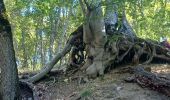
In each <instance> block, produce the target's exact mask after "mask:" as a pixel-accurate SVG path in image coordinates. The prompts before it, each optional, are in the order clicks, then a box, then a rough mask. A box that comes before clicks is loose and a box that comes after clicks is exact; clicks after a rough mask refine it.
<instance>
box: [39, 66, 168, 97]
mask: <svg viewBox="0 0 170 100" xmlns="http://www.w3.org/2000/svg"><path fill="white" fill-rule="evenodd" d="M147 66H149V67H151V68H152V72H154V73H156V74H161V75H163V76H166V77H167V78H168V77H170V65H169V64H151V65H147ZM147 66H145V67H147ZM120 72H121V68H116V69H113V70H111V71H110V72H108V73H106V74H105V75H104V77H98V78H96V79H93V80H88V81H85V79H83V80H82V78H81V76H80V74H78V73H77V74H75V75H73V76H71V75H70V76H71V77H65V76H63V75H56V76H52V77H50V78H48V80H44V81H41V82H40V83H38V84H36V86H39V87H41V88H42V87H43V88H44V90H43V93H42V94H41V95H42V96H41V99H42V100H170V97H167V96H165V95H164V94H161V93H158V92H156V91H152V90H150V89H148V88H142V87H140V86H139V85H137V84H136V83H126V82H125V81H124V79H125V78H127V77H128V76H131V74H129V73H120Z"/></svg>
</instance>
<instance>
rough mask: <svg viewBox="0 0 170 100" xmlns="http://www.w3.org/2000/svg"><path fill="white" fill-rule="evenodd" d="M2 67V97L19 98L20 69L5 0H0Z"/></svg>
mask: <svg viewBox="0 0 170 100" xmlns="http://www.w3.org/2000/svg"><path fill="white" fill-rule="evenodd" d="M0 68H1V73H0V75H1V77H0V80H1V81H0V99H1V100H18V99H19V98H18V97H19V85H18V83H19V80H18V71H17V65H16V60H15V53H14V47H13V39H12V32H11V26H10V23H9V21H8V19H7V14H6V10H5V5H4V2H3V0H0Z"/></svg>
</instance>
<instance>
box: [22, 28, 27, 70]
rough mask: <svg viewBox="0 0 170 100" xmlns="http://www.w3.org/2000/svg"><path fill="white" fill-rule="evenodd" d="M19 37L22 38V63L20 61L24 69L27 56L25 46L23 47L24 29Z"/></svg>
mask: <svg viewBox="0 0 170 100" xmlns="http://www.w3.org/2000/svg"><path fill="white" fill-rule="evenodd" d="M21 36H22V49H23V61H22V67H23V68H25V67H28V61H27V60H28V56H27V51H26V46H25V37H26V36H25V32H24V29H23V30H22V33H21Z"/></svg>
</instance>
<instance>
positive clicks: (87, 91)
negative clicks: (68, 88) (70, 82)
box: [80, 88, 92, 97]
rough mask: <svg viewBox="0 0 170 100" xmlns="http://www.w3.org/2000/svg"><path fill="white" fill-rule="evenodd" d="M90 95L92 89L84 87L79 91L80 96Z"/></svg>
mask: <svg viewBox="0 0 170 100" xmlns="http://www.w3.org/2000/svg"><path fill="white" fill-rule="evenodd" d="M91 95H92V90H91V89H89V88H88V89H85V90H83V91H82V92H81V94H80V96H81V97H88V96H91Z"/></svg>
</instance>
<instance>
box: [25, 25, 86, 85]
mask: <svg viewBox="0 0 170 100" xmlns="http://www.w3.org/2000/svg"><path fill="white" fill-rule="evenodd" d="M82 28H83V26H82V25H81V26H80V27H79V28H78V29H77V30H76V31H74V32H73V33H72V34H71V36H70V38H69V40H68V42H67V43H66V46H65V47H64V49H63V50H62V51H61V52H59V53H58V54H57V55H56V56H55V57H54V58H53V59H52V60H51V62H49V63H48V64H47V65H45V66H44V67H43V68H44V69H42V70H41V71H40V72H39V73H37V74H36V75H34V76H33V77H31V78H29V79H28V80H24V81H27V82H31V83H34V82H36V81H38V80H40V79H41V78H43V77H44V76H45V75H46V74H47V73H49V72H50V71H51V69H52V68H53V67H54V65H55V64H56V63H57V62H58V61H59V60H60V59H61V58H63V57H64V56H65V55H66V54H67V53H68V52H70V50H71V48H72V45H73V44H74V41H75V39H76V38H78V37H79V36H81V35H82V33H81V32H80V30H82Z"/></svg>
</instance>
